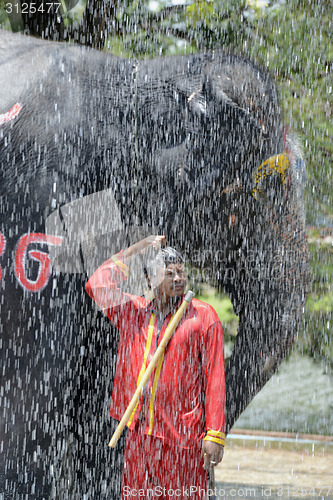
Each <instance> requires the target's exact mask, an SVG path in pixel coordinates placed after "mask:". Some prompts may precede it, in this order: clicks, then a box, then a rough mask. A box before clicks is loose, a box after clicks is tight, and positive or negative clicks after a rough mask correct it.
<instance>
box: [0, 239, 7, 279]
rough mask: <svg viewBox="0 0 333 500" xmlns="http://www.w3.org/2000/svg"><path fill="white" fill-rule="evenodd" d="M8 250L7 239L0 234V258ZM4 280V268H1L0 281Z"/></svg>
mask: <svg viewBox="0 0 333 500" xmlns="http://www.w3.org/2000/svg"><path fill="white" fill-rule="evenodd" d="M5 250H6V238H5V237H4V235H3V234H2V233H0V257H1V256H2V254H3V253H4V252H5ZM1 279H2V267H1V266H0V280H1Z"/></svg>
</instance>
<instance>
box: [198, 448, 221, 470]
mask: <svg viewBox="0 0 333 500" xmlns="http://www.w3.org/2000/svg"><path fill="white" fill-rule="evenodd" d="M223 450H224V447H223V446H222V445H221V444H217V443H213V442H212V441H203V443H202V451H201V454H202V456H203V459H204V466H203V467H204V469H205V470H209V469H212V468H213V467H216V466H217V465H218V464H219V463H220V462H221V460H222V458H223Z"/></svg>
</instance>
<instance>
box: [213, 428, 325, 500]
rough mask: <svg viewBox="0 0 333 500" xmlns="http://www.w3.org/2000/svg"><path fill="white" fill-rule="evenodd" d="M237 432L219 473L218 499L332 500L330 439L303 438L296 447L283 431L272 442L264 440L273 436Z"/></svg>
mask: <svg viewBox="0 0 333 500" xmlns="http://www.w3.org/2000/svg"><path fill="white" fill-rule="evenodd" d="M237 433H239V434H238V435H235V434H234V435H233V436H232V438H231V439H227V440H226V446H225V456H224V458H223V461H222V463H221V464H220V465H219V466H218V467H217V468H216V469H215V483H216V488H217V492H218V493H219V494H218V495H217V498H226V497H228V498H234V499H235V500H238V499H240V498H270V499H271V500H273V499H277V498H302V499H310V498H312V499H313V498H318V499H326V500H327V499H333V438H332V437H322V436H307V437H306V439H304V436H302V438H303V439H302V440H300V438H299V437H298V443H296V441H294V442H292V441H293V439H294V438H293V437H292V436H288V435H287V436H286V434H282V433H275V434H276V435H275V436H274V433H273V439H274V441H270V438H269V437H268V438H267V439H268V440H266V437H265V434H269V433H260V434H261V435H258V436H253V435H252V436H245V437H244V438H242V437H241V435H240V433H241V431H240V430H237ZM251 434H253V433H251ZM270 435H271V436H272V433H270ZM289 439H290V441H289ZM285 440H287V441H285ZM308 441H310V442H309V443H308ZM311 441H312V443H311Z"/></svg>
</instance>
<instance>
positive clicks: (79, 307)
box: [0, 31, 309, 499]
mask: <svg viewBox="0 0 333 500" xmlns="http://www.w3.org/2000/svg"><path fill="white" fill-rule="evenodd" d="M0 81H1V104H0V106H1V108H0V124H1V125H0V143H1V144H0V164H1V172H0V176H1V205H0V207H1V235H0V265H1V286H2V294H1V315H0V328H1V392H0V400H1V403H0V407H1V436H0V440H1V457H0V464H1V470H0V492H1V494H2V495H3V498H5V499H7V498H8V499H9V498H10V499H12V498H26V496H25V495H27V497H28V498H29V499H31V498H38V499H39V498H60V496H61V497H63V498H76V497H77V498H79V497H80V498H83V494H84V493H86V494H87V495H88V496H87V498H104V497H105V498H108V499H110V498H119V490H120V478H121V469H122V463H121V460H122V459H121V456H122V454H121V451H122V446H123V441H122V442H121V443H120V444H119V447H118V448H117V449H116V450H115V452H114V451H110V450H109V449H107V446H106V445H107V440H108V438H109V437H110V436H111V429H110V423H109V422H108V418H107V408H108V404H109V400H110V395H111V391H112V380H113V373H114V368H115V359H116V353H117V332H116V331H115V330H114V329H113V327H112V325H110V323H109V321H107V320H106V319H105V317H104V316H103V315H102V314H101V313H100V312H98V311H97V310H96V309H95V307H94V306H93V304H92V302H91V300H90V299H89V297H88V296H86V294H85V292H84V284H85V282H86V280H87V278H88V276H89V273H91V272H92V271H93V270H94V269H95V268H96V267H97V266H98V265H99V264H100V263H102V262H103V261H104V260H105V259H106V258H108V257H110V256H111V255H112V252H114V251H117V250H119V249H120V248H121V247H124V246H126V245H128V244H130V243H131V242H133V241H134V239H135V238H137V237H138V235H139V234H140V235H147V234H149V233H150V232H151V231H156V232H158V233H159V234H165V235H166V236H167V239H168V242H169V243H171V244H172V245H174V246H176V247H178V248H179V249H181V250H182V251H183V252H184V253H185V255H186V257H187V261H188V263H189V264H191V265H193V266H197V267H199V268H202V269H204V271H205V272H207V276H208V277H209V279H212V280H213V281H214V282H215V284H216V285H217V286H218V287H219V288H220V289H225V290H226V291H227V292H228V294H229V296H230V298H231V300H232V302H233V306H234V309H235V311H236V313H237V314H238V315H239V330H238V335H237V338H236V342H235V347H234V350H233V353H232V355H231V358H230V360H229V363H228V365H227V368H226V382H227V401H226V405H227V431H229V430H230V428H231V427H232V425H233V424H234V422H235V420H236V419H237V418H238V416H239V415H240V413H241V412H242V411H243V410H244V409H245V408H246V406H247V405H248V404H249V402H250V401H251V400H252V398H253V397H254V395H255V394H256V393H257V392H258V391H259V390H260V389H261V388H262V387H263V385H264V384H265V383H266V382H267V380H268V379H269V378H270V376H271V374H272V373H273V372H274V370H275V369H276V367H277V366H278V365H279V364H280V362H281V361H282V360H283V359H284V358H285V356H286V355H287V353H288V352H289V350H290V347H291V345H292V343H293V341H294V339H295V337H296V335H297V330H298V327H299V323H300V321H301V318H302V308H303V305H304V301H305V295H306V288H307V284H308V281H309V274H308V255H307V243H306V236H305V232H304V216H303V200H302V194H303V193H302V190H303V184H304V164H303V161H302V158H301V153H300V151H299V148H298V146H297V145H296V143H295V142H294V141H293V140H292V139H291V138H290V137H289V135H288V133H287V132H286V131H285V130H284V129H283V124H282V118H281V112H280V107H279V102H278V95H277V91H276V88H275V86H274V84H273V83H272V81H271V80H270V78H269V77H268V76H267V75H266V74H265V73H264V72H263V71H262V70H261V69H259V68H257V67H256V66H254V65H253V64H252V63H250V62H249V61H246V60H244V59H242V58H240V57H237V56H234V55H228V54H223V53H218V52H216V53H209V54H204V55H196V56H186V57H174V58H165V59H156V60H152V61H145V62H139V63H138V62H136V61H129V60H126V59H120V58H116V57H113V56H110V55H108V54H106V53H102V52H97V51H93V50H87V49H82V48H80V47H74V46H66V45H65V44H57V43H53V42H45V41H40V40H35V39H32V38H29V37H24V36H19V35H13V34H11V33H7V32H3V31H0ZM103 193H104V194H105V193H106V195H105V196H106V197H105V196H104V194H103ZM96 195H97V197H96ZM87 200H88V201H87ZM107 200H109V201H107ZM87 203H88V205H87ZM68 207H69V208H68ZM52 227H53V228H54V230H52ZM52 252H54V253H53V254H52ZM57 252H58V253H57Z"/></svg>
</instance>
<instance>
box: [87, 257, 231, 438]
mask: <svg viewBox="0 0 333 500" xmlns="http://www.w3.org/2000/svg"><path fill="white" fill-rule="evenodd" d="M127 276H128V267H127V266H126V265H125V264H124V262H123V252H119V253H118V254H116V255H114V256H113V257H111V259H109V260H107V261H106V262H104V264H102V265H101V266H100V267H99V268H98V269H97V271H95V273H94V274H93V275H92V276H91V278H90V279H89V281H88V282H87V284H86V291H87V293H88V295H89V296H90V297H91V298H92V299H93V300H94V301H95V302H96V304H97V305H98V306H99V307H100V309H102V311H103V312H104V313H105V314H106V316H107V317H108V318H109V319H110V320H111V321H112V323H113V324H114V325H115V326H116V327H117V328H118V329H119V331H120V339H119V347H118V357H117V366H116V373H115V379H114V385H113V393H112V402H111V408H110V415H111V417H113V418H115V419H117V420H120V419H121V417H122V415H123V414H124V412H125V410H126V408H127V406H128V404H129V402H130V400H131V398H132V396H133V394H134V392H135V390H136V387H137V384H138V383H139V381H140V379H141V376H142V374H143V373H144V371H145V369H146V367H147V366H148V364H149V362H150V360H151V358H152V356H153V354H154V352H155V350H156V348H157V346H158V345H159V343H160V341H161V339H162V338H163V335H164V332H165V329H166V327H167V325H168V323H169V321H170V319H171V317H172V315H173V313H174V312H175V311H171V312H170V313H169V314H168V315H167V316H166V317H165V318H164V320H161V321H158V315H157V310H156V309H155V308H154V306H155V303H154V301H151V302H149V301H148V300H147V299H145V298H144V297H138V296H135V295H130V294H125V293H123V292H121V291H120V290H119V288H118V287H117V285H118V284H119V282H120V281H124V280H126V279H127ZM181 300H183V297H182V298H181ZM115 304H116V305H115ZM177 305H179V303H178V304H177ZM144 393H145V395H144V396H143V395H142V396H141V398H140V401H139V403H138V405H137V407H136V408H135V410H134V412H133V413H132V415H131V418H130V420H129V422H128V423H127V425H128V427H130V428H131V429H133V428H134V427H135V424H136V422H137V420H138V418H139V416H140V419H142V418H143V419H144V420H145V433H146V434H149V435H152V436H155V437H158V438H161V439H164V440H165V442H167V443H170V444H173V445H178V446H182V447H185V448H189V447H191V446H193V445H194V444H195V443H196V442H198V441H199V440H200V439H201V438H202V437H203V436H205V440H209V441H214V442H217V443H219V444H224V426H225V381H224V345H223V331H222V325H221V322H220V320H219V318H218V316H217V314H216V312H215V311H214V309H213V308H212V307H211V306H210V305H208V304H206V303H204V302H201V301H200V300H197V299H193V300H192V302H191V303H190V305H189V307H188V308H187V310H186V312H185V315H184V317H183V318H182V319H181V321H180V323H179V325H178V327H177V329H176V331H175V332H174V334H173V337H172V338H171V340H170V342H169V344H168V346H167V348H166V350H165V352H164V356H163V357H162V359H161V360H160V362H159V363H158V364H157V366H156V368H155V370H154V372H153V374H152V376H151V378H150V380H149V382H148V384H147V386H146V389H145V391H144ZM144 398H145V406H144V410H143V411H144V413H145V414H144V415H142V412H141V410H142V406H143V400H144Z"/></svg>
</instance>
